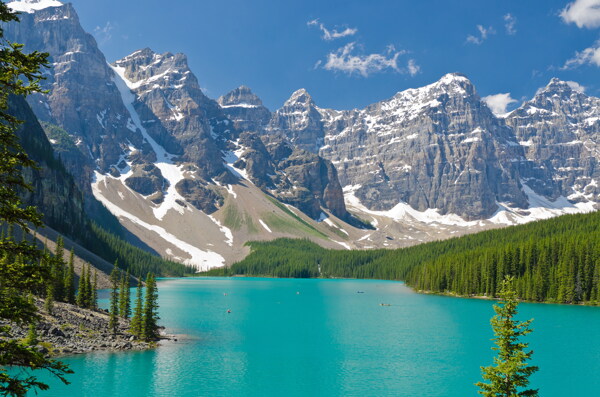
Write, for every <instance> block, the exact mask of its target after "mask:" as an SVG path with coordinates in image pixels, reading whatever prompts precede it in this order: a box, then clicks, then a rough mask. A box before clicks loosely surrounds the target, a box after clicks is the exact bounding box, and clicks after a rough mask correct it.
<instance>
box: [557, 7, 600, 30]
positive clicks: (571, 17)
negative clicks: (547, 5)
mask: <svg viewBox="0 0 600 397" xmlns="http://www.w3.org/2000/svg"><path fill="white" fill-rule="evenodd" d="M560 16H561V18H562V19H563V21H565V22H566V23H574V24H575V25H577V26H578V27H580V28H583V27H586V28H590V29H591V28H597V27H600V0H575V1H574V2H572V3H569V4H568V5H567V6H566V7H565V8H564V10H562V12H561V13H560Z"/></svg>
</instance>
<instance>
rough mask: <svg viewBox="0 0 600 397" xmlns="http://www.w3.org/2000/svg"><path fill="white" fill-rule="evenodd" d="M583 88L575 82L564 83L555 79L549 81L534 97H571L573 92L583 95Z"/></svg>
mask: <svg viewBox="0 0 600 397" xmlns="http://www.w3.org/2000/svg"><path fill="white" fill-rule="evenodd" d="M584 90H585V88H584V87H583V86H582V85H580V84H579V83H577V82H575V81H564V80H561V79H559V78H557V77H553V78H552V79H550V82H549V83H548V84H547V85H546V86H545V87H544V88H541V89H540V90H538V92H537V93H536V95H540V94H546V95H548V94H552V95H554V94H565V95H571V94H572V93H573V92H578V93H583V92H584Z"/></svg>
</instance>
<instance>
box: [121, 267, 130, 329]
mask: <svg viewBox="0 0 600 397" xmlns="http://www.w3.org/2000/svg"><path fill="white" fill-rule="evenodd" d="M129 278H130V274H129V269H127V273H121V288H120V293H119V315H120V316H121V317H123V318H129V316H130V315H131V298H130V290H129Z"/></svg>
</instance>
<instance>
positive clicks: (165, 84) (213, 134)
mask: <svg viewBox="0 0 600 397" xmlns="http://www.w3.org/2000/svg"><path fill="white" fill-rule="evenodd" d="M113 66H114V67H115V69H116V70H117V72H118V73H119V74H120V75H121V76H122V77H123V78H124V79H125V82H126V83H127V86H128V87H129V88H130V89H131V90H132V91H133V92H134V93H135V94H136V96H137V101H136V103H135V107H136V110H137V112H138V114H140V117H142V118H144V119H148V120H154V121H153V122H146V123H145V124H150V125H148V126H147V127H146V128H147V129H148V130H149V131H150V130H151V129H153V128H157V127H158V126H161V127H164V129H166V131H167V132H168V135H169V136H170V137H172V138H174V140H175V141H176V143H177V144H178V147H176V148H175V147H170V146H165V145H163V146H164V147H165V149H166V150H167V151H168V152H171V153H181V154H182V156H181V158H180V160H182V161H186V162H190V163H193V164H194V165H196V166H197V167H198V169H197V171H198V173H199V175H200V176H201V177H202V178H204V179H211V178H213V177H220V178H226V177H227V172H226V169H225V166H224V164H223V159H222V154H221V150H223V149H224V148H225V142H226V141H227V140H228V139H231V138H233V137H234V136H235V134H236V131H235V129H233V128H232V127H231V126H230V121H229V119H227V117H226V116H225V115H224V114H223V112H222V111H221V108H220V107H219V105H218V104H217V103H216V102H215V101H213V100H212V99H209V98H208V97H206V96H205V95H204V94H203V93H202V90H201V89H200V85H199V84H198V79H197V78H196V76H194V74H193V73H192V72H191V70H190V69H189V67H188V64H187V57H186V56H185V55H183V54H171V53H165V54H156V53H154V52H153V51H152V50H150V49H149V48H145V49H143V50H140V51H136V52H134V53H133V54H131V55H129V56H127V57H125V58H123V59H121V60H118V61H116V62H115V63H114V65H113ZM146 115H147V116H148V117H145V116H146ZM158 142H159V143H161V142H160V141H158Z"/></svg>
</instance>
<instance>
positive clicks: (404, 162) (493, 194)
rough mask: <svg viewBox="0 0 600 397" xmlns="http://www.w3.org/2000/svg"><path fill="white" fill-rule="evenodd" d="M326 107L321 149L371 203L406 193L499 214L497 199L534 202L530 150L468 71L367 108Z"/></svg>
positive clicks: (472, 213)
mask: <svg viewBox="0 0 600 397" xmlns="http://www.w3.org/2000/svg"><path fill="white" fill-rule="evenodd" d="M322 113H323V116H324V117H323V122H324V125H325V130H326V135H325V142H324V143H325V145H324V146H323V147H322V148H321V149H320V153H321V154H322V155H323V156H324V157H326V158H328V159H330V160H332V161H333V163H334V164H335V165H336V167H337V168H338V171H339V174H340V179H341V182H342V184H343V185H352V186H354V188H353V190H354V191H355V195H356V196H357V197H358V198H359V199H360V200H361V202H363V203H364V204H365V205H366V206H367V207H369V208H371V209H376V210H388V209H390V208H392V207H394V206H395V205H396V204H398V202H400V201H404V202H406V203H408V204H409V205H410V206H411V207H413V208H415V209H417V210H419V211H424V210H426V209H428V208H437V209H438V210H439V211H440V213H442V214H447V213H453V214H457V215H460V216H461V217H463V218H466V219H481V218H487V217H490V216H491V215H492V214H494V212H495V211H496V210H497V209H498V207H497V205H496V202H508V203H510V204H511V205H513V206H518V207H525V206H526V205H527V201H526V197H525V195H524V194H523V193H522V192H521V191H520V188H519V180H518V166H517V165H518V164H519V163H520V162H521V161H524V160H525V158H524V153H523V150H522V148H521V147H520V146H519V145H518V143H517V142H516V140H515V137H514V135H513V134H512V131H511V130H510V129H509V128H506V127H505V126H504V125H503V123H501V122H500V121H499V120H497V119H496V117H494V115H493V114H492V113H491V111H490V110H489V109H488V108H487V106H486V105H485V104H484V103H483V102H482V101H481V99H480V98H479V96H478V95H477V93H476V91H475V88H474V87H473V85H472V84H471V82H470V81H469V80H468V79H467V78H466V77H465V76H463V75H459V74H449V75H446V76H444V77H443V78H442V79H441V80H439V81H438V82H436V83H434V84H431V85H429V86H426V87H423V88H419V89H411V90H407V91H403V92H399V93H398V94H396V95H395V96H394V97H393V98H391V99H389V100H387V101H383V102H379V103H376V104H373V105H371V106H369V107H367V108H365V109H362V110H353V111H346V112H336V111H323V112H322Z"/></svg>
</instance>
